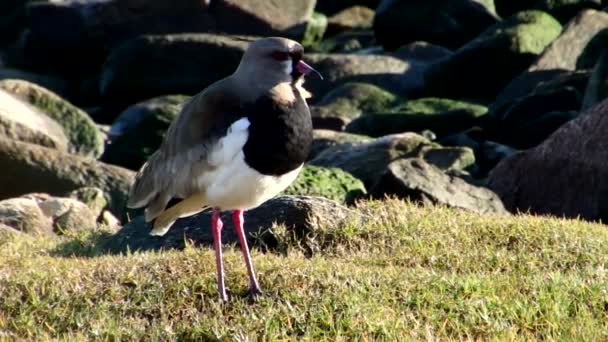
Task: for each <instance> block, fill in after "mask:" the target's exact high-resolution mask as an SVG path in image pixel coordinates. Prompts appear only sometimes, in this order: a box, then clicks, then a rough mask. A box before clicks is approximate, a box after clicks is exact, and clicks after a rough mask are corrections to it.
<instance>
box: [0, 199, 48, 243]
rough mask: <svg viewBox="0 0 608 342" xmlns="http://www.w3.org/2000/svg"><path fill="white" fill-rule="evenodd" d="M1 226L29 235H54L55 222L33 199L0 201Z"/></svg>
mask: <svg viewBox="0 0 608 342" xmlns="http://www.w3.org/2000/svg"><path fill="white" fill-rule="evenodd" d="M0 224H2V225H5V226H8V227H11V228H13V229H16V230H18V231H21V232H24V233H28V234H52V232H53V220H52V219H51V218H49V217H47V216H46V215H45V214H44V212H43V211H42V210H41V209H40V207H38V204H37V203H36V201H35V200H33V199H31V198H10V199H5V200H2V201H0Z"/></svg>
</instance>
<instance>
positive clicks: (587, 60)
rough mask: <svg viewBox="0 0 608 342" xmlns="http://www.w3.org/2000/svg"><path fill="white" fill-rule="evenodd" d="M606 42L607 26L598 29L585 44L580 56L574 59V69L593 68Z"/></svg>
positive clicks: (607, 42) (607, 41)
mask: <svg viewBox="0 0 608 342" xmlns="http://www.w3.org/2000/svg"><path fill="white" fill-rule="evenodd" d="M606 44H608V27H606V28H603V29H601V30H599V31H598V32H597V33H596V34H595V35H593V37H592V38H591V39H590V40H589V43H587V45H585V47H584V48H583V51H582V52H581V54H580V56H578V58H577V59H576V70H582V71H583V70H591V69H593V68H594V67H595V66H596V65H597V63H598V61H599V60H600V57H601V55H602V54H603V53H604V50H606Z"/></svg>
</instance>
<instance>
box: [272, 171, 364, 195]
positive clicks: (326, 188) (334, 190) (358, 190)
mask: <svg viewBox="0 0 608 342" xmlns="http://www.w3.org/2000/svg"><path fill="white" fill-rule="evenodd" d="M364 193H366V190H365V186H364V185H363V182H362V181H361V180H359V179H357V178H355V177H354V176H353V175H351V174H350V173H348V172H346V171H343V170H341V169H338V168H330V167H322V166H313V165H306V166H304V168H303V169H302V172H300V174H299V175H298V178H297V179H296V180H295V182H293V183H292V184H291V185H290V186H289V187H288V188H287V189H286V190H285V191H284V194H286V195H306V196H322V197H326V198H329V199H332V200H334V201H338V202H341V203H348V202H351V201H352V200H353V199H354V198H355V197H357V196H359V195H361V194H364Z"/></svg>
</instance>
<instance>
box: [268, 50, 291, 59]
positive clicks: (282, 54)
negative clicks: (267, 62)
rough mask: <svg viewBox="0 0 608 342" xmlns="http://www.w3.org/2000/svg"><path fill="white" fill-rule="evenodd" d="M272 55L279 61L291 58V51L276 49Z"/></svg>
mask: <svg viewBox="0 0 608 342" xmlns="http://www.w3.org/2000/svg"><path fill="white" fill-rule="evenodd" d="M271 56H272V58H274V59H276V60H277V61H286V60H288V59H289V53H287V52H283V51H275V52H273V53H272V54H271Z"/></svg>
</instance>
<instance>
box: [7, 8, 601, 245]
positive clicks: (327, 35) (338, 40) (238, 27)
mask: <svg viewBox="0 0 608 342" xmlns="http://www.w3.org/2000/svg"><path fill="white" fill-rule="evenodd" d="M605 6H608V1H600V0H578V1H577V0H567V1H566V0H563V1H560V0H553V1H548V0H531V1H523V0H517V1H515V0H450V1H448V0H410V1H406V0H401V1H398V0H383V1H379V0H317V1H315V0H298V1H292V0H276V1H267V0H206V1H204V0H179V1H168V0H146V1H142V0H103V1H102V0H81V1H67V0H66V1H59V0H56V1H48V0H3V1H2V2H1V3H0V53H1V54H0V200H1V201H0V229H1V230H2V231H6V232H10V233H14V234H21V233H43V234H64V233H65V232H66V231H78V230H83V229H94V228H95V227H96V226H98V225H99V224H104V225H105V226H106V227H113V229H115V230H116V231H117V234H116V235H115V238H114V239H113V244H112V245H111V247H110V249H115V250H121V249H124V248H126V246H127V245H131V248H132V247H133V246H135V247H136V248H156V247H160V246H177V245H180V244H183V235H184V233H187V235H188V236H189V237H190V238H192V239H194V240H196V241H199V242H202V241H206V240H208V239H209V238H210V237H209V235H208V232H207V230H206V229H204V228H205V227H206V226H207V225H208V218H207V217H206V215H207V214H200V215H196V216H194V217H191V218H187V219H183V220H180V221H178V222H177V224H176V226H175V227H174V229H173V230H172V231H171V232H170V233H169V234H168V235H167V236H166V237H163V238H157V237H148V236H147V230H148V228H147V227H145V224H144V223H143V222H142V219H141V217H138V216H137V215H138V212H137V211H127V210H126V208H125V207H124V204H125V200H126V196H127V193H128V189H129V186H130V184H131V182H132V179H133V176H134V174H135V170H137V169H138V168H139V167H140V166H141V165H142V163H143V162H144V161H145V160H146V158H147V157H148V156H149V155H150V154H151V153H152V152H153V151H154V150H155V149H156V148H157V147H158V145H159V144H160V142H161V141H162V139H163V134H164V132H165V130H166V129H167V127H168V125H169V124H170V122H171V121H172V120H173V118H174V117H175V116H176V115H177V113H178V112H179V110H180V108H181V105H182V103H183V102H184V101H185V99H186V98H187V97H188V96H191V95H194V94H196V93H197V92H199V91H200V90H202V89H203V88H204V87H206V86H207V85H209V84H211V83H212V82H214V81H216V80H218V79H220V78H222V77H225V76H227V75H229V74H230V73H232V71H233V70H234V68H235V67H236V65H237V63H238V61H239V59H240V56H241V55H242V53H243V51H244V49H245V48H246V46H247V40H248V39H251V38H255V37H262V36H268V35H279V36H285V37H289V38H292V39H295V40H298V41H300V42H302V44H303V45H304V46H305V47H306V51H307V52H306V60H307V61H308V62H309V63H310V64H312V65H313V66H314V67H315V68H317V69H318V70H319V71H320V72H321V73H322V74H323V75H324V77H325V79H324V80H322V81H321V80H318V79H315V78H310V79H309V80H308V81H307V83H306V84H305V86H306V87H307V88H308V89H309V90H310V92H311V93H312V94H313V98H312V99H310V101H309V104H310V105H311V112H312V115H313V121H314V125H315V128H316V130H315V142H314V147H313V151H312V153H311V155H310V160H309V162H308V165H307V166H306V168H305V169H304V172H303V173H302V174H301V175H300V177H299V178H298V180H297V181H296V183H295V184H293V185H292V186H291V187H290V188H289V189H288V190H287V191H286V192H285V193H284V194H282V196H280V197H278V198H276V199H274V200H271V201H269V202H267V203H265V204H264V205H263V206H262V207H260V208H258V209H256V210H252V211H250V212H248V213H247V214H246V220H247V221H248V222H254V223H255V224H250V225H248V228H249V229H250V230H252V231H258V230H259V229H266V228H268V227H270V226H271V225H272V224H273V223H274V222H279V223H284V224H286V225H287V226H291V227H294V228H296V229H298V231H305V230H306V229H310V227H312V226H314V224H319V223H323V222H329V221H331V220H335V219H339V218H340V217H345V216H346V215H347V213H348V212H351V211H352V210H353V209H352V204H353V203H354V202H355V201H356V200H357V199H360V198H377V199H381V198H383V197H384V196H387V195H391V196H398V197H401V198H406V199H409V200H411V201H414V202H417V203H422V204H442V205H447V206H450V207H454V208H459V209H465V210H472V211H475V212H478V213H484V214H486V213H487V214H508V213H516V212H521V211H523V212H530V213H537V214H551V215H557V216H566V217H581V218H584V219H588V220H605V219H607V218H608V177H607V176H608V172H607V171H608V165H606V164H605V163H607V161H608V139H607V138H606V134H607V133H608V119H606V118H605V117H604V115H608V102H602V101H603V100H604V98H605V97H606V96H607V95H608V82H607V81H606V80H607V79H608V78H607V74H608V67H607V65H608V64H607V63H608V50H607V49H606V47H607V46H608V45H607V44H606V43H607V42H608V13H606V7H605ZM604 195H606V197H604ZM233 238H234V237H232V236H230V234H228V235H227V237H226V239H228V240H230V239H233Z"/></svg>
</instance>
